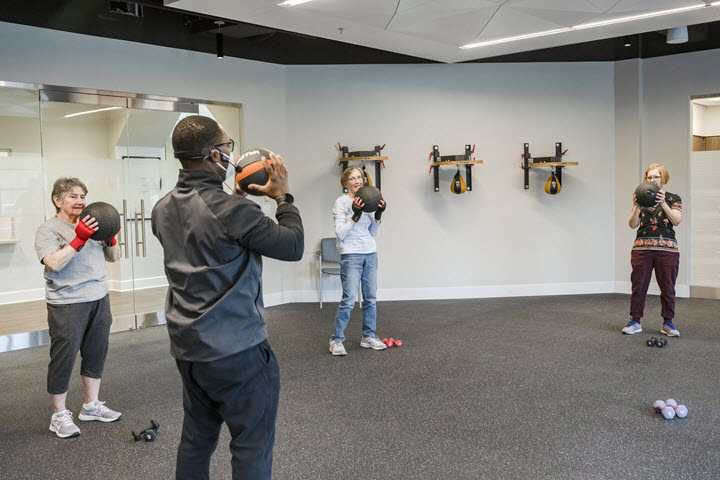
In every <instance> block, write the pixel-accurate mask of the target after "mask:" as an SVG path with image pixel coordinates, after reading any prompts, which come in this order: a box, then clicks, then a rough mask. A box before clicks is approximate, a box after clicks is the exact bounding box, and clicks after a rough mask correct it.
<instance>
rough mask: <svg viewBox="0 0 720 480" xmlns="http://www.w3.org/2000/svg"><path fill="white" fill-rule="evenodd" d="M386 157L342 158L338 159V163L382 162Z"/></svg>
mask: <svg viewBox="0 0 720 480" xmlns="http://www.w3.org/2000/svg"><path fill="white" fill-rule="evenodd" d="M387 159H388V157H342V158H340V159H339V161H340V163H343V162H373V161H374V162H383V161H385V160H387Z"/></svg>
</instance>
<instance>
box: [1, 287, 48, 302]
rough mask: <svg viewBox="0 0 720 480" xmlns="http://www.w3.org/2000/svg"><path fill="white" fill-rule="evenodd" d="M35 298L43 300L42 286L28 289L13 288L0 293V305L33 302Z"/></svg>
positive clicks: (43, 290) (43, 291)
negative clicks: (11, 290) (13, 289)
mask: <svg viewBox="0 0 720 480" xmlns="http://www.w3.org/2000/svg"><path fill="white" fill-rule="evenodd" d="M35 300H45V289H44V288H32V289H30V290H15V291H14V292H2V293H0V305H8V304H11V303H22V302H33V301H35Z"/></svg>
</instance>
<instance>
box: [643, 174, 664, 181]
mask: <svg viewBox="0 0 720 480" xmlns="http://www.w3.org/2000/svg"><path fill="white" fill-rule="evenodd" d="M646 178H647V179H648V180H649V181H653V180H661V179H662V177H661V176H660V175H652V176H648V177H646Z"/></svg>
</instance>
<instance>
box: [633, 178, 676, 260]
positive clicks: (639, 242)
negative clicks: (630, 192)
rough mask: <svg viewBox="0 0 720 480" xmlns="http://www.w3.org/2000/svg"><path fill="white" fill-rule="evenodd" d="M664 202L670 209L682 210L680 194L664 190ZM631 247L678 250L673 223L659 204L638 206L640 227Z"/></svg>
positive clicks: (668, 250)
mask: <svg viewBox="0 0 720 480" xmlns="http://www.w3.org/2000/svg"><path fill="white" fill-rule="evenodd" d="M665 203H667V204H668V205H670V208H672V209H675V210H682V199H680V195H676V194H674V193H670V192H665ZM632 249H633V250H663V251H667V252H677V251H678V248H677V240H675V230H673V224H672V223H671V222H670V219H669V218H668V217H667V215H665V212H664V211H663V209H662V208H661V207H660V206H654V207H649V208H646V207H640V227H639V228H638V232H637V237H636V238H635V243H634V244H633V248H632Z"/></svg>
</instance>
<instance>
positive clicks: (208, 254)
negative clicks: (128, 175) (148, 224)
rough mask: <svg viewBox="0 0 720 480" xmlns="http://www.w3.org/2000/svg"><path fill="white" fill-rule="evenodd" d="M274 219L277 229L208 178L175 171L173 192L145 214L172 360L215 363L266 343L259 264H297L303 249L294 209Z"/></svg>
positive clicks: (280, 210)
mask: <svg viewBox="0 0 720 480" xmlns="http://www.w3.org/2000/svg"><path fill="white" fill-rule="evenodd" d="M275 216H276V218H277V221H278V223H275V222H274V221H272V219H270V218H269V217H266V216H265V215H264V214H263V212H262V210H260V207H259V206H258V205H257V204H256V203H255V202H253V201H251V200H248V199H247V198H244V197H242V196H241V195H228V194H227V193H225V192H224V191H223V189H222V181H221V179H220V177H219V176H218V175H217V174H215V173H212V172H208V171H203V170H180V175H179V178H178V183H177V185H176V186H175V188H174V189H173V190H172V191H171V192H170V193H168V194H167V195H165V196H164V197H163V198H162V199H160V201H158V203H157V204H156V205H155V207H154V208H153V211H152V231H153V234H155V236H156V237H157V239H158V240H159V241H160V244H161V245H162V247H163V250H164V263H165V275H166V276H167V280H168V284H169V288H168V293H167V300H166V303H165V316H166V318H167V325H168V332H169V334H170V341H171V348H170V351H171V353H172V355H173V357H175V358H177V359H179V360H186V361H194V362H207V361H212V360H217V359H220V358H224V357H227V356H229V355H232V354H234V353H237V352H240V351H242V350H245V349H248V348H250V347H252V346H254V345H257V344H258V343H260V342H262V341H263V340H265V339H266V338H267V336H268V333H267V328H266V326H265V320H264V319H263V308H264V307H263V295H262V256H263V255H265V256H267V257H270V258H276V259H278V260H288V261H297V260H300V259H301V258H302V255H303V249H304V232H303V226H302V220H301V218H300V213H299V211H298V209H297V207H295V206H294V205H291V204H288V203H284V204H282V205H280V206H279V207H278V208H277V213H276V214H275Z"/></svg>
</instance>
